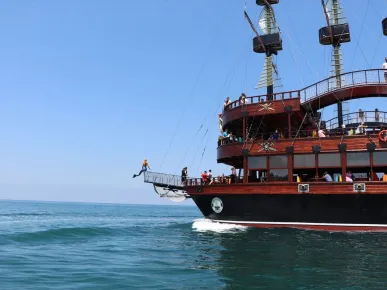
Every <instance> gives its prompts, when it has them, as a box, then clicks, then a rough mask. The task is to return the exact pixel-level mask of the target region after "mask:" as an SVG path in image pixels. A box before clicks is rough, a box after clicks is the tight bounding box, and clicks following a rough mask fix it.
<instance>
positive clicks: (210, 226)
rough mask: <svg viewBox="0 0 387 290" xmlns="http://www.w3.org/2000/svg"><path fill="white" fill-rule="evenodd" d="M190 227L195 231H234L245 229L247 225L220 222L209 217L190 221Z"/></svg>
mask: <svg viewBox="0 0 387 290" xmlns="http://www.w3.org/2000/svg"><path fill="white" fill-rule="evenodd" d="M192 228H193V229H194V230H195V231H197V232H216V233H235V232H240V231H246V230H247V229H248V227H246V226H241V225H232V224H222V223H218V222H213V221H211V220H209V219H204V218H201V219H196V220H194V222H193V223H192Z"/></svg>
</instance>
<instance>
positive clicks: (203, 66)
mask: <svg viewBox="0 0 387 290" xmlns="http://www.w3.org/2000/svg"><path fill="white" fill-rule="evenodd" d="M224 17H225V14H223V15H222V17H221V19H220V21H219V23H218V25H217V27H216V28H215V29H214V32H213V34H212V39H211V42H210V45H209V49H208V52H207V55H206V57H205V59H204V62H203V64H202V66H201V68H200V70H199V73H198V75H197V77H196V80H195V83H194V85H193V87H192V89H191V92H190V94H187V99H186V104H185V106H184V109H183V112H182V114H181V116H180V118H179V119H178V122H177V125H176V129H175V131H174V133H173V135H172V138H171V141H170V142H169V145H168V147H167V149H166V151H165V154H164V157H163V159H162V161H161V164H160V169H159V170H160V171H161V169H162V167H163V164H164V162H165V159H166V158H167V155H168V153H169V150H170V148H171V146H172V143H173V141H174V139H175V137H176V134H177V132H178V130H179V128H180V124H181V122H182V120H183V117H184V114H185V112H186V110H187V107H188V105H189V100H190V99H191V98H192V96H193V93H194V91H195V89H196V87H197V85H198V83H199V79H200V76H201V75H202V73H203V71H204V69H205V67H206V66H207V63H208V59H209V56H210V54H211V51H212V47H213V45H214V42H215V38H216V36H217V31H218V29H219V28H220V27H221V24H222V22H223V19H224Z"/></svg>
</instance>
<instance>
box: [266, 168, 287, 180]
mask: <svg viewBox="0 0 387 290" xmlns="http://www.w3.org/2000/svg"><path fill="white" fill-rule="evenodd" d="M287 180H288V170H287V169H271V170H270V181H287Z"/></svg>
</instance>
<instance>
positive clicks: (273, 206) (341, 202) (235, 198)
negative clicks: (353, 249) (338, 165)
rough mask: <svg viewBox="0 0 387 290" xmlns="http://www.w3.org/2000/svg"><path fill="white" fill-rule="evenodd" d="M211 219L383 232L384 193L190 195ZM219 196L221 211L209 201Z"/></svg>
mask: <svg viewBox="0 0 387 290" xmlns="http://www.w3.org/2000/svg"><path fill="white" fill-rule="evenodd" d="M191 197H192V199H193V201H194V202H195V203H196V205H197V206H198V208H199V209H200V210H201V212H202V213H203V215H204V216H205V217H207V218H209V219H211V220H214V221H217V222H222V223H232V224H242V225H246V226H254V227H264V228H275V227H276V228H278V227H291V228H304V229H315V230H329V231H380V230H382V231H387V195H386V194H356V193H353V194H352V193H351V194H348V193H347V194H329V193H325V194H232V193H225V194H221V193H217V194H211V193H207V194H192V195H191ZM214 198H219V199H220V200H221V203H222V210H221V211H220V212H219V213H216V212H215V211H214V209H213V206H212V203H213V199H214Z"/></svg>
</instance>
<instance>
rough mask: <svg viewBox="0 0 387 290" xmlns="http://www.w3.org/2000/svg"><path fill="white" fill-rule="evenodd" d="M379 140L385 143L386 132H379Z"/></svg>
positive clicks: (386, 140)
mask: <svg viewBox="0 0 387 290" xmlns="http://www.w3.org/2000/svg"><path fill="white" fill-rule="evenodd" d="M379 140H380V141H382V142H387V130H381V131H380V132H379Z"/></svg>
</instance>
